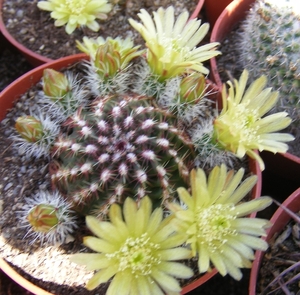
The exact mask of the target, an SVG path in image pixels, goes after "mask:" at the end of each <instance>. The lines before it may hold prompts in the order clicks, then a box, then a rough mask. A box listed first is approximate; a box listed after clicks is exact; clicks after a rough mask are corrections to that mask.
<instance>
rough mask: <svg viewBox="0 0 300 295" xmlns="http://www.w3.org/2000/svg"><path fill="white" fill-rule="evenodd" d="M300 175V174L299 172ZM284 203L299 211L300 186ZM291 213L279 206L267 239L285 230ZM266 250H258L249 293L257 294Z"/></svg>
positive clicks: (251, 274) (250, 294)
mask: <svg viewBox="0 0 300 295" xmlns="http://www.w3.org/2000/svg"><path fill="white" fill-rule="evenodd" d="M298 176H299V174H298ZM283 205H284V206H285V207H287V208H288V209H290V210H292V211H293V212H298V211H299V210H300V188H298V189H297V190H296V191H295V192H294V193H292V194H291V195H290V196H289V197H288V198H287V199H286V200H285V201H284V202H283ZM290 219H291V217H290V215H289V214H288V213H287V212H286V211H284V209H282V208H278V209H277V210H276V212H275V213H274V215H273V217H272V218H271V223H272V224H273V226H272V227H271V228H270V229H269V230H268V234H267V236H266V238H265V240H266V241H269V240H270V239H271V238H272V236H273V235H274V234H275V233H277V232H280V231H281V230H283V228H284V227H285V226H286V224H287V223H288V222H289V221H290ZM263 256H264V252H262V251H256V253H255V260H254V262H253V265H252V268H251V273H250V281H249V295H256V282H257V278H258V274H259V270H260V264H261V262H262V259H263Z"/></svg>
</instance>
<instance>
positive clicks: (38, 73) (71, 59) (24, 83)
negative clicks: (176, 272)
mask: <svg viewBox="0 0 300 295" xmlns="http://www.w3.org/2000/svg"><path fill="white" fill-rule="evenodd" d="M81 59H88V57H87V56H86V55H85V54H77V55H73V56H68V57H64V58H61V59H58V60H56V61H53V62H50V63H46V64H43V65H41V66H39V67H37V68H34V69H33V70H31V71H29V72H27V73H26V74H24V75H23V76H21V77H20V78H18V79H17V80H15V81H14V82H13V83H11V84H10V85H8V86H7V87H6V88H5V89H4V90H3V91H2V92H1V93H0V106H1V107H0V121H1V120H3V119H4V118H5V115H6V112H7V110H8V109H10V108H12V107H13V104H14V102H15V101H16V100H17V99H18V98H19V96H20V95H22V94H23V93H25V92H26V91H27V90H29V88H30V87H31V86H33V85H35V84H36V83H37V82H38V81H40V79H41V77H42V74H43V70H44V69H45V68H52V69H54V70H60V69H61V68H64V67H67V66H70V65H71V64H74V63H75V62H78V61H79V60H81ZM207 83H208V90H209V91H210V93H211V94H210V98H211V99H213V100H216V99H217V97H218V88H217V87H216V86H215V85H214V84H213V83H212V82H210V81H207ZM249 169H250V170H251V172H252V173H253V174H256V175H257V176H258V182H257V184H256V185H255V187H254V188H253V190H252V196H251V197H252V198H257V197H259V196H260V194H261V186H262V181H261V171H260V168H259V165H258V163H257V162H256V161H254V160H250V161H249ZM255 215H256V213H252V214H251V215H250V217H255ZM0 268H1V269H2V270H3V271H4V272H5V273H6V274H7V275H8V276H10V277H11V278H12V279H13V280H14V281H15V282H17V283H18V284H20V285H21V286H23V287H24V288H25V289H27V290H28V291H30V292H32V293H34V294H38V295H51V293H49V292H46V291H44V290H42V289H41V288H39V287H37V286H35V285H33V284H32V283H30V282H29V281H27V280H26V279H24V278H23V277H21V276H20V275H19V274H18V273H17V272H16V271H15V270H14V269H13V268H12V267H11V266H10V265H9V264H8V263H6V262H5V261H4V260H3V259H2V258H0ZM215 274H217V270H216V269H213V270H212V271H211V272H209V273H206V274H204V275H202V276H201V277H200V278H199V279H197V280H196V281H194V282H192V283H191V284H189V285H187V286H185V287H184V288H183V290H182V294H186V293H188V292H189V291H191V290H193V289H195V288H197V287H198V286H200V285H202V284H204V283H205V282H206V281H208V280H209V279H210V278H212V277H213V276H214V275H215ZM52 295H53V294H52ZM56 295H58V294H56Z"/></svg>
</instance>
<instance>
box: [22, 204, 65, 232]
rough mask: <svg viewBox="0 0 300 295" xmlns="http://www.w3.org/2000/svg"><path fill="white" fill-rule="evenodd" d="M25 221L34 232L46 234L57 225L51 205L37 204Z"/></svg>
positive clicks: (57, 220) (57, 221) (56, 218)
mask: <svg viewBox="0 0 300 295" xmlns="http://www.w3.org/2000/svg"><path fill="white" fill-rule="evenodd" d="M27 220H28V222H29V223H30V225H31V226H32V228H33V230H34V231H36V232H43V233H47V232H49V231H50V230H51V229H53V228H54V227H56V226H57V225H58V224H59V219H58V217H57V214H56V208H55V207H54V206H52V205H46V204H39V205H37V206H35V207H34V208H33V209H32V210H31V211H30V212H29V214H28V215H27Z"/></svg>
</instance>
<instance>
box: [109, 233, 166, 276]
mask: <svg viewBox="0 0 300 295" xmlns="http://www.w3.org/2000/svg"><path fill="white" fill-rule="evenodd" d="M149 240H150V238H149V237H148V235H147V233H144V234H143V235H141V237H139V238H127V239H126V241H125V243H124V244H123V246H122V247H121V248H120V250H118V251H116V252H114V253H112V254H106V256H107V257H108V258H114V259H116V260H118V262H119V271H124V270H126V269H127V270H130V272H131V273H132V274H134V275H135V276H136V277H138V276H140V275H143V276H145V275H149V274H151V272H152V268H153V266H155V265H158V264H160V263H161V259H160V257H159V255H157V253H156V252H157V250H158V249H159V244H155V243H151V242H149Z"/></svg>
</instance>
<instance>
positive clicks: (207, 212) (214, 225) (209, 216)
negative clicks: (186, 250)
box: [197, 204, 237, 251]
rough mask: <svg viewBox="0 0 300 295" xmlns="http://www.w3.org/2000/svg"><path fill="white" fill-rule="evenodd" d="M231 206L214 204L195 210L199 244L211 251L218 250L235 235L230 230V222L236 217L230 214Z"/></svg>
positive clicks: (232, 230)
mask: <svg viewBox="0 0 300 295" xmlns="http://www.w3.org/2000/svg"><path fill="white" fill-rule="evenodd" d="M233 208H234V207H233V206H232V205H222V204H215V205H211V206H210V207H208V208H198V210H197V217H198V218H197V237H198V241H199V242H200V243H201V244H204V245H207V246H208V248H209V249H210V250H212V251H216V250H218V248H219V247H221V246H222V245H223V244H224V243H225V242H226V241H227V239H228V237H229V236H233V235H236V234H237V233H236V230H234V229H232V227H231V224H232V221H233V220H234V219H235V218H236V215H234V214H231V213H230V212H232V210H233Z"/></svg>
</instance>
